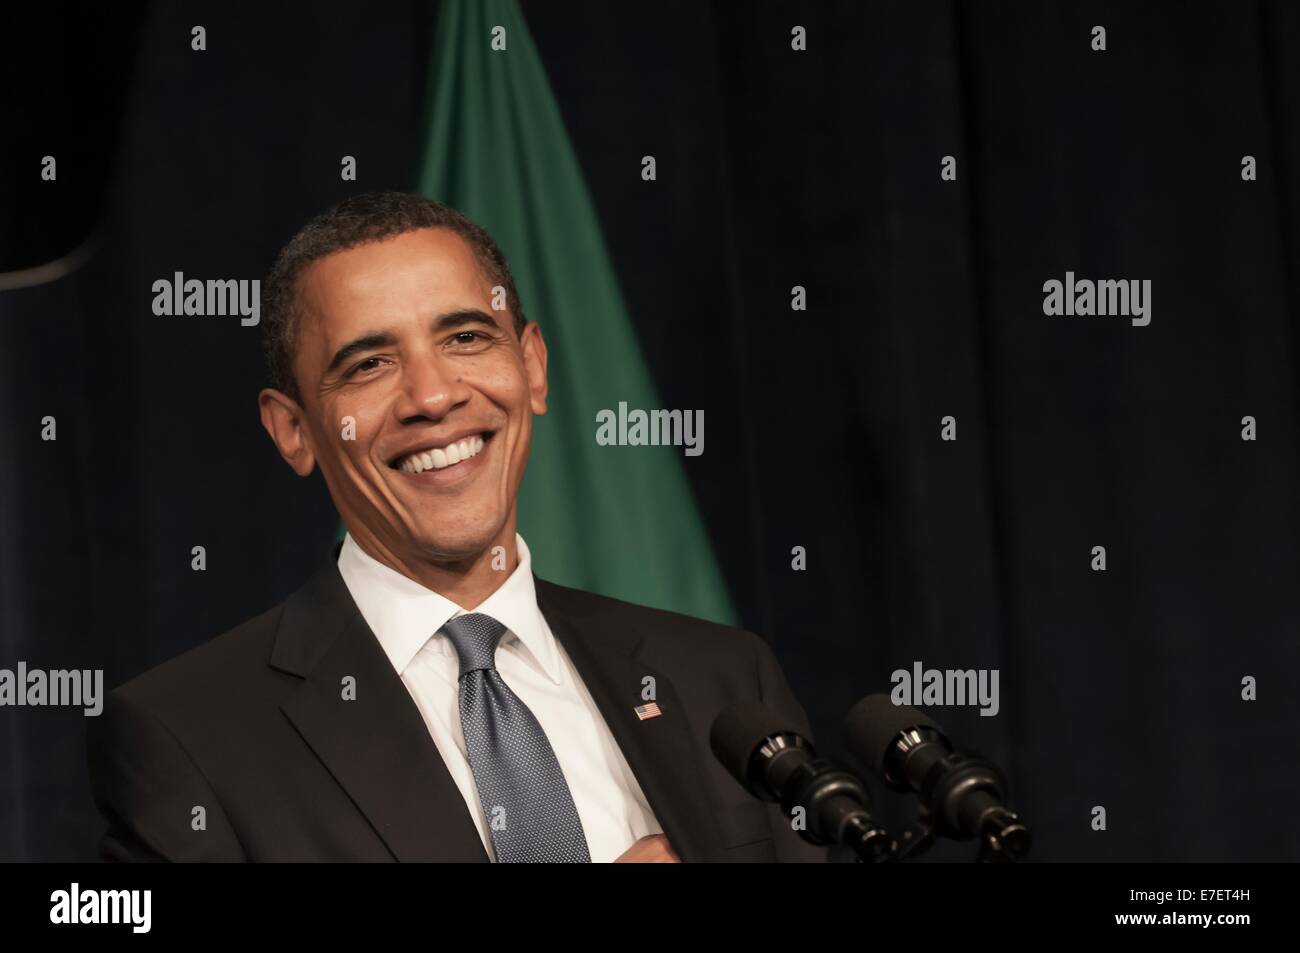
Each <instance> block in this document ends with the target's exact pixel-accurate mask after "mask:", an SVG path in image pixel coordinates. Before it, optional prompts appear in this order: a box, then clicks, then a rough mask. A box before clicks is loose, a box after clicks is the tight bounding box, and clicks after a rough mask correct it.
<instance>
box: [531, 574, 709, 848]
mask: <svg viewBox="0 0 1300 953" xmlns="http://www.w3.org/2000/svg"><path fill="white" fill-rule="evenodd" d="M534 580H535V586H536V590H537V603H538V607H539V608H540V609H541V610H542V614H543V615H544V616H545V617H546V621H547V623H548V624H549V625H550V627H551V631H552V632H554V633H555V637H556V638H557V639H559V640H560V643H561V644H562V645H563V646H564V649H565V651H566V652H567V653H568V655H569V657H570V658H571V659H572V660H573V664H574V666H575V667H576V668H577V670H578V674H579V675H580V676H581V677H582V680H583V682H584V683H585V684H586V686H587V690H588V691H589V692H591V696H592V698H593V700H594V701H595V702H596V706H597V707H598V708H599V709H600V713H601V715H603V716H604V718H605V723H606V724H607V725H609V728H610V731H611V732H612V733H613V735H614V739H615V740H616V741H617V742H618V746H619V748H620V749H622V751H623V756H624V757H625V758H626V759H627V763H628V766H629V767H630V768H631V769H632V773H633V774H635V775H636V779H637V781H638V783H639V784H640V785H641V790H642V791H643V792H645V796H646V798H647V800H648V801H649V802H650V808H651V810H653V811H654V814H655V817H656V818H658V820H659V823H660V824H661V825H662V826H663V829H664V833H665V834H667V835H668V840H669V842H670V843H671V844H672V845H673V849H674V850H676V851H677V854H678V856H680V857H681V858H682V860H684V861H702V860H711V859H714V858H715V857H716V856H717V852H718V850H719V842H718V838H717V833H716V829H715V827H714V825H713V824H712V823H711V821H712V819H713V811H712V808H711V807H710V805H709V802H708V801H707V800H706V799H705V798H704V796H703V795H702V794H701V790H702V788H701V787H700V786H699V785H696V784H694V783H692V778H693V776H694V775H695V774H696V773H697V772H698V770H699V767H700V761H699V759H700V752H699V750H698V747H697V746H696V744H695V742H694V741H693V740H692V739H691V736H690V733H689V729H688V726H687V724H686V721H685V711H686V709H685V708H684V707H683V706H682V705H681V703H680V700H679V699H678V697H677V694H676V692H675V690H674V689H673V684H672V681H671V680H670V679H669V678H668V677H667V676H666V675H664V674H663V672H661V671H657V670H655V669H654V668H652V667H651V666H649V665H648V664H646V662H645V661H643V660H642V659H641V657H640V654H641V653H640V649H641V646H642V641H643V639H642V637H641V636H640V635H639V634H636V633H633V632H630V631H628V630H627V629H626V628H624V627H621V626H618V625H617V624H615V623H614V622H613V621H612V620H608V619H593V618H587V617H584V616H582V615H580V614H576V613H573V612H572V611H566V607H565V606H563V605H561V603H562V602H566V601H567V600H564V598H563V595H562V591H563V590H562V589H561V588H560V587H556V586H554V585H552V584H551V583H548V582H546V581H545V580H544V579H537V578H536V577H534ZM647 675H649V676H653V677H654V679H655V686H656V696H657V697H656V700H657V701H658V702H659V706H660V709H661V710H662V712H663V714H661V715H660V716H659V717H657V718H649V719H646V720H644V721H642V720H641V719H640V718H638V717H637V714H636V706H638V705H641V704H643V701H642V698H641V690H642V685H643V682H642V679H644V678H645V677H646V676H647Z"/></svg>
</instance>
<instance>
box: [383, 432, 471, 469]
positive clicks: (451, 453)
mask: <svg viewBox="0 0 1300 953" xmlns="http://www.w3.org/2000/svg"><path fill="white" fill-rule="evenodd" d="M483 446H484V440H483V438H482V437H479V436H474V437H466V438H465V439H464V440H458V441H457V442H456V443H451V444H448V445H447V446H445V447H441V448H439V449H437V450H424V451H421V452H420V453H413V454H411V455H410V456H408V457H407V458H406V459H405V460H403V461H402V462H401V463H400V464H399V465H398V469H399V470H401V471H402V472H403V473H422V472H423V471H425V470H441V469H443V468H445V467H449V466H451V465H452V464H455V463H460V462H461V461H462V460H468V459H469V458H470V457H473V456H476V455H477V454H478V453H479V452H481V451H482V449H483Z"/></svg>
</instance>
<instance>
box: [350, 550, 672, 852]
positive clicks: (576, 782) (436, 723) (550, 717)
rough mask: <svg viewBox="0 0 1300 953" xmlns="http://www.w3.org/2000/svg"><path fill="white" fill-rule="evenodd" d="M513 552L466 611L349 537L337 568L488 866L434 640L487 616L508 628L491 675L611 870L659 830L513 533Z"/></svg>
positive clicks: (487, 838) (454, 695) (451, 650)
mask: <svg viewBox="0 0 1300 953" xmlns="http://www.w3.org/2000/svg"><path fill="white" fill-rule="evenodd" d="M515 544H516V546H517V547H518V551H519V565H517V566H516V567H515V571H514V572H512V573H511V574H510V576H509V578H507V579H506V580H505V581H504V582H503V583H502V585H501V587H500V588H499V589H497V591H496V592H494V593H492V595H490V596H488V598H487V599H486V600H484V602H483V603H482V604H481V605H478V606H475V607H474V608H473V609H468V610H467V609H463V608H461V607H460V606H458V605H456V603H454V602H452V601H451V600H450V599H446V598H444V597H443V596H440V595H439V594H438V593H436V592H434V591H432V590H431V589H426V588H425V587H424V586H422V585H421V584H420V583H418V582H416V581H415V580H413V579H408V578H407V577H406V576H403V575H402V574H401V573H399V572H396V571H395V570H393V569H390V568H388V567H387V566H385V565H384V564H383V563H381V562H379V561H378V560H377V559H375V558H374V557H372V556H370V555H369V554H367V553H366V552H364V551H363V550H362V549H361V547H360V546H358V545H357V544H356V543H355V542H354V541H353V539H352V536H351V535H348V536H347V537H346V538H345V539H344V541H343V548H342V550H341V551H340V552H339V560H338V567H339V573H340V574H342V576H343V581H344V582H345V583H346V584H347V587H348V591H349V592H351V593H352V599H353V601H354V602H356V604H357V608H358V609H360V610H361V615H362V617H363V618H364V619H365V620H366V622H367V623H368V624H369V625H370V630H371V631H372V632H374V634H375V637H376V638H377V639H378V640H379V644H380V645H381V646H382V647H383V649H384V652H385V654H387V656H388V659H389V661H390V662H392V663H393V668H394V669H395V670H396V671H397V674H398V675H399V676H401V679H402V682H403V684H405V685H406V688H407V691H409V692H410V693H411V698H413V699H414V700H415V704H416V706H417V707H418V708H419V709H420V714H421V715H422V716H424V723H425V725H426V726H428V729H429V734H430V735H432V736H433V742H434V744H435V745H436V746H437V748H438V751H439V752H440V753H441V754H442V760H443V761H445V762H446V764H447V770H448V771H449V772H450V773H451V778H452V780H453V781H455V782H456V787H458V788H459V789H460V793H461V796H462V797H464V799H465V805H466V806H467V807H468V808H469V813H470V816H471V817H473V818H474V823H475V824H477V825H478V832H479V837H481V838H482V840H483V847H484V849H486V850H487V853H488V857H492V858H493V859H495V856H494V853H493V850H492V836H491V834H490V832H489V829H488V823H487V819H486V818H485V817H484V814H483V808H482V806H481V804H480V803H479V798H478V788H477V787H476V786H475V783H474V773H473V771H472V770H471V768H470V764H469V756H468V754H467V753H466V750H465V737H464V735H463V734H462V733H461V728H460V689H459V676H460V659H459V657H458V656H457V654H456V649H455V647H454V646H453V645H452V644H451V641H450V640H449V639H448V638H447V636H446V634H445V633H443V632H441V631H439V630H440V629H441V628H442V626H443V625H444V624H445V623H446V622H447V621H448V620H449V619H452V618H454V617H456V616H458V615H461V614H463V613H466V612H471V611H472V612H483V613H486V614H487V615H490V616H492V617H493V618H494V619H496V620H497V621H498V622H500V623H502V624H503V625H504V626H505V627H506V633H505V635H503V636H502V638H501V644H500V645H499V646H498V648H497V655H496V664H497V671H498V672H499V673H500V675H501V678H502V679H503V680H504V681H505V683H506V684H507V685H509V686H510V689H511V691H513V692H514V693H515V694H516V695H518V696H519V698H520V699H521V700H522V701H523V702H524V704H525V705H527V706H528V708H529V710H530V711H532V713H533V715H534V716H535V717H536V718H537V721H538V723H539V724H540V725H541V726H542V730H543V731H544V732H546V737H547V739H548V740H549V741H550V743H551V747H552V748H553V749H554V750H555V758H556V760H557V761H558V762H559V764H560V770H561V771H563V772H564V779H565V781H566V782H568V785H569V791H570V792H571V793H572V795H573V803H574V806H575V807H577V809H578V816H579V818H581V820H582V829H583V832H584V833H585V834H586V836H587V850H588V852H589V853H590V855H591V859H592V861H593V862H595V863H601V862H608V861H612V860H614V859H616V858H617V857H618V856H619V855H620V854H622V853H623V852H624V851H625V850H627V849H628V848H629V847H630V846H632V844H633V843H635V842H636V841H637V840H638V839H639V838H641V837H644V836H645V835H646V834H658V833H660V832H662V830H663V828H661V827H660V826H659V822H658V821H657V820H656V819H655V816H654V814H653V812H652V811H651V810H650V805H649V803H648V802H647V801H646V798H645V794H644V793H642V791H641V786H640V785H639V784H638V783H637V780H636V778H635V777H634V776H633V774H632V770H631V768H629V767H628V764H627V760H626V759H625V758H624V757H623V752H622V751H621V750H620V749H619V747H618V744H617V743H616V742H615V741H614V736H613V734H612V733H611V732H610V730H609V726H608V725H606V724H605V719H604V717H603V716H602V715H601V713H600V710H599V709H598V708H597V707H596V703H595V702H594V701H592V698H591V695H590V693H588V691H587V687H586V685H584V684H583V682H582V679H581V678H579V677H578V673H577V671H576V670H575V669H574V667H573V663H572V662H571V661H570V660H569V657H568V655H567V654H566V653H565V651H564V647H563V646H561V645H560V643H559V641H558V640H557V639H556V638H555V636H554V635H553V634H552V632H551V628H550V626H549V625H548V624H547V622H546V619H545V617H544V616H543V615H542V612H541V610H540V609H539V608H538V606H537V595H536V592H535V590H534V587H533V573H532V560H531V558H530V556H529V553H528V547H527V546H526V545H525V544H524V540H523V537H522V536H520V535H518V534H516V535H515ZM429 808H430V810H433V809H434V805H430V806H429Z"/></svg>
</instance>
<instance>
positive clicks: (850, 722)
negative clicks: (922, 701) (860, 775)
mask: <svg viewBox="0 0 1300 953" xmlns="http://www.w3.org/2000/svg"><path fill="white" fill-rule="evenodd" d="M909 728H933V729H934V730H935V731H937V732H939V733H940V734H943V729H942V728H940V727H939V725H938V723H937V722H935V721H934V720H932V719H930V718H927V717H926V716H925V715H923V714H921V713H920V712H919V711H917V710H916V709H915V708H909V707H908V706H907V705H895V704H894V702H893V699H891V698H890V697H889V696H888V695H868V696H867V697H866V698H864V699H862V700H861V701H859V702H858V703H857V704H856V705H854V706H853V707H852V708H850V709H849V713H848V714H847V715H845V716H844V735H845V738H846V740H847V744H848V748H849V750H850V751H851V752H853V755H854V756H855V757H857V758H860V759H861V760H862V762H863V763H864V764H866V765H867V767H869V768H870V769H871V771H872V773H873V774H875V775H876V777H879V778H883V777H884V774H885V757H886V756H887V755H888V754H889V752H890V749H891V748H892V746H893V744H894V739H896V738H897V737H898V736H899V735H900V734H902V733H903V732H904V731H907V730H908V729H909Z"/></svg>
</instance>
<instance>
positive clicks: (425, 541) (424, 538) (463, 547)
mask: <svg viewBox="0 0 1300 953" xmlns="http://www.w3.org/2000/svg"><path fill="white" fill-rule="evenodd" d="M500 532H501V524H499V523H498V524H495V525H483V526H473V527H469V526H467V527H465V528H464V529H459V530H454V531H451V532H448V530H447V527H446V526H440V527H438V528H436V529H433V530H431V531H428V532H422V533H419V534H417V536H416V538H415V547H416V549H417V550H418V551H419V552H420V553H421V554H422V555H424V556H426V557H428V558H431V559H436V560H451V559H469V558H471V557H474V556H477V555H479V554H480V553H482V552H483V551H484V550H485V549H487V548H488V547H489V546H492V545H493V544H494V543H495V542H496V538H497V535H498V534H499V533H500Z"/></svg>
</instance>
